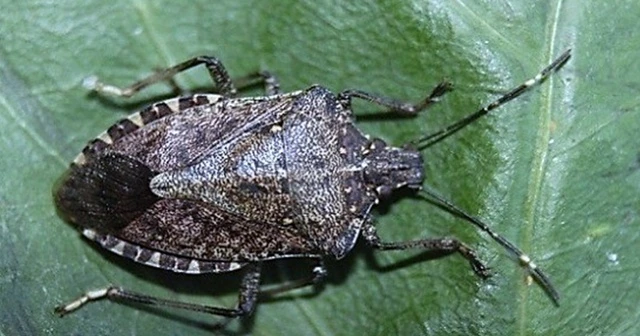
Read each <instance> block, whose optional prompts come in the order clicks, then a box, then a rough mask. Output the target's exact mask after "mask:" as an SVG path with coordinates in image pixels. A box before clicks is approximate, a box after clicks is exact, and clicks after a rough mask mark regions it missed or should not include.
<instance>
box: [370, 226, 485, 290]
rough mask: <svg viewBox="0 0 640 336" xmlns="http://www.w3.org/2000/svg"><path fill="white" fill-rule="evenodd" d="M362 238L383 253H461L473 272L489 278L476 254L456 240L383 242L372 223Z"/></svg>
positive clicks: (440, 255) (441, 254)
mask: <svg viewBox="0 0 640 336" xmlns="http://www.w3.org/2000/svg"><path fill="white" fill-rule="evenodd" d="M362 237H363V238H364V239H365V240H366V241H367V243H369V245H371V246H372V247H373V248H375V249H378V250H382V251H392V250H409V249H420V250H422V252H428V253H434V254H435V255H437V257H444V256H448V255H450V254H453V253H460V255H462V256H463V257H464V258H465V259H467V260H468V261H469V264H470V265H471V268H472V269H473V272H475V273H476V274H477V275H478V276H479V277H481V278H483V279H486V278H488V277H489V275H490V274H489V268H488V267H487V266H486V265H485V264H484V263H483V262H482V261H481V260H480V259H479V258H478V256H477V254H476V252H475V251H474V250H472V249H471V248H470V247H468V246H467V245H465V244H464V243H462V242H461V241H459V240H457V239H455V238H428V239H419V240H409V241H401V242H383V241H382V240H381V239H380V237H379V236H378V234H377V232H376V229H375V227H374V226H373V224H371V223H365V225H364V226H363V228H362Z"/></svg>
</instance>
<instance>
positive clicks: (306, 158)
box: [54, 52, 569, 317]
mask: <svg viewBox="0 0 640 336" xmlns="http://www.w3.org/2000/svg"><path fill="white" fill-rule="evenodd" d="M568 58H569V53H568V52H566V53H564V54H563V55H562V56H561V57H560V58H559V59H557V60H556V61H554V62H553V63H552V64H551V65H550V66H549V67H547V68H545V69H544V70H543V71H542V72H541V73H540V74H539V75H538V76H536V77H535V78H533V79H531V80H529V81H527V82H525V83H524V84H523V85H521V86H519V87H518V88H516V89H514V90H512V91H511V92H509V93H507V95H505V96H503V97H501V98H500V99H498V100H497V101H496V102H494V103H492V104H489V105H487V107H485V108H483V109H481V110H479V111H478V112H476V113H473V114H471V115H470V116H469V117H467V118H465V119H463V120H462V121H460V122H458V123H455V124H453V125H451V126H450V127H447V128H445V129H443V130H441V131H439V132H436V133H434V134H432V135H430V136H427V137H423V138H420V139H418V140H417V141H415V142H414V143H413V144H412V145H407V146H404V147H393V146H388V145H387V144H386V143H384V142H383V141H382V140H379V139H370V138H369V137H368V136H366V135H365V134H363V133H362V132H361V131H360V130H358V128H357V127H356V126H355V124H354V115H353V112H352V110H351V100H352V99H353V98H360V99H365V100H368V101H371V102H373V103H377V104H380V105H382V106H385V107H388V108H390V109H391V110H393V111H396V112H398V113H404V114H410V115H415V114H417V112H418V111H420V110H422V109H424V108H426V107H427V106H429V105H430V104H432V103H434V102H435V101H437V100H438V98H439V97H440V96H442V95H443V94H444V93H445V92H447V91H448V90H449V89H450V86H449V84H447V83H442V84H440V85H438V86H437V87H436V88H435V89H434V90H433V91H432V92H431V94H430V95H429V96H428V97H427V98H426V99H424V100H423V101H422V102H420V103H418V104H415V105H413V104H407V103H403V102H398V101H395V100H391V99H388V98H382V97H378V96H375V95H371V94H368V93H365V92H362V91H356V90H348V91H344V92H342V93H339V94H334V93H332V92H330V91H329V90H327V89H325V88H323V87H321V86H312V87H310V88H308V89H306V90H301V91H295V92H290V93H280V92H278V91H279V90H278V84H277V82H276V81H275V79H274V77H273V76H271V75H270V74H268V73H266V72H262V73H257V74H254V75H251V76H247V77H244V78H241V79H239V80H236V81H232V80H231V79H230V78H229V76H228V75H227V72H226V70H225V69H224V67H223V66H222V65H221V63H220V62H219V61H218V60H217V59H215V58H212V57H198V58H194V59H192V60H189V61H187V62H184V63H181V64H178V65H176V66H174V67H171V68H168V69H166V70H163V71H161V72H158V73H156V74H154V75H152V76H150V77H148V78H146V79H144V80H142V81H140V82H137V83H134V84H133V85H132V86H130V87H128V88H126V89H119V88H117V87H113V86H108V85H104V84H101V83H99V82H96V83H95V89H96V90H98V91H101V92H104V93H114V94H117V95H122V96H131V95H133V94H135V93H136V92H138V91H139V90H141V89H143V88H144V87H146V86H148V85H151V84H153V83H156V82H159V81H163V80H167V79H170V78H171V77H172V76H174V75H175V74H177V73H179V72H181V71H183V70H186V69H188V68H191V67H193V66H195V65H198V64H205V65H206V66H207V68H208V70H209V72H210V74H211V76H212V78H213V79H214V81H215V83H216V85H217V88H218V91H219V94H195V95H190V96H186V97H181V98H175V99H170V100H166V101H161V102H158V103H155V104H152V105H151V106H149V107H147V108H145V109H143V110H142V111H140V112H137V113H135V114H133V115H131V116H129V117H128V118H126V119H123V120H121V121H119V122H117V123H116V124H114V125H113V126H111V127H110V128H109V129H108V130H107V131H105V132H103V133H102V134H100V135H99V136H98V137H97V138H95V139H94V140H92V141H90V142H89V144H88V145H87V146H86V147H85V148H84V150H83V151H82V153H81V154H79V155H78V156H77V157H76V159H75V160H74V161H73V163H72V164H71V167H70V169H69V170H68V172H67V173H66V174H65V175H64V176H63V177H62V179H61V181H60V183H59V186H58V187H57V188H56V190H55V195H54V198H55V202H56V205H57V207H58V209H59V210H60V212H61V213H62V214H63V215H64V216H65V217H67V218H68V220H69V221H70V222H72V223H73V224H74V225H75V226H77V227H78V228H79V229H80V231H81V232H82V233H83V234H84V236H85V237H87V238H89V239H90V240H93V241H95V242H97V243H98V244H99V245H101V246H102V247H104V248H105V249H107V250H109V251H111V252H114V253H116V254H119V255H122V256H124V257H127V258H130V259H132V260H134V261H136V262H139V263H142V264H146V265H149V266H153V267H158V268H162V269H166V270H170V271H174V272H181V273H192V274H200V273H217V272H227V271H232V270H236V269H239V268H244V269H245V275H244V277H243V280H242V284H241V289H240V294H241V295H240V301H239V303H238V305H237V306H236V307H235V308H219V307H209V306H201V305H193V304H188V303H182V302H173V301H167V300H162V299H157V298H153V297H149V296H146V295H144V294H138V293H134V292H131V291H128V290H126V289H123V288H120V287H115V286H111V287H108V288H105V289H101V290H96V291H90V292H87V293H86V294H85V295H83V296H82V297H80V298H78V299H77V300H75V301H73V302H71V303H69V304H67V305H64V306H60V307H58V308H57V309H56V311H57V312H58V313H60V314H65V313H68V312H71V311H73V310H75V309H77V308H79V307H80V306H82V305H83V304H85V303H86V302H88V301H91V300H97V299H101V298H109V299H120V300H129V301H135V302H139V303H150V304H164V305H167V306H173V307H178V308H186V309H193V310H197V311H203V312H208V313H212V314H216V315H222V316H228V317H235V316H239V315H244V314H248V313H251V312H252V311H253V308H254V307H255V303H256V300H257V294H258V293H259V291H260V288H259V279H260V267H261V264H262V262H263V261H266V260H271V259H279V258H291V257H300V258H312V259H315V260H316V261H317V267H315V268H314V272H313V274H312V275H311V276H310V277H309V278H308V279H301V280H300V281H299V282H296V283H294V284H292V285H291V284H290V285H285V286H284V287H283V288H282V289H281V290H278V289H276V290H273V291H271V292H272V293H275V292H280V291H282V290H288V289H291V288H296V287H301V286H305V285H310V284H313V283H316V282H318V281H319V280H320V279H321V278H322V277H323V276H324V275H325V273H326V271H325V269H324V266H323V264H322V260H323V258H327V257H330V258H335V259H340V258H342V257H344V256H345V255H346V254H347V253H348V252H349V251H350V250H351V249H352V247H353V246H354V244H355V242H356V240H357V239H358V237H363V238H364V239H365V240H366V241H367V242H368V243H369V244H370V245H371V246H373V247H374V248H377V249H381V250H403V249H409V248H419V249H422V250H427V251H433V252H440V253H441V254H443V255H446V254H451V253H456V252H457V253H460V254H461V255H462V256H463V257H465V258H466V259H468V260H469V262H470V263H471V265H472V268H473V270H474V271H475V272H476V273H477V274H479V275H481V276H483V277H484V276H486V275H487V268H486V267H485V265H484V264H483V263H482V262H481V261H480V260H479V259H478V258H477V256H476V254H475V252H474V251H473V250H472V249H470V248H469V247H467V246H466V245H464V244H463V243H461V242H460V241H458V240H456V239H453V238H432V239H421V240H415V241H407V242H394V243H389V242H384V241H383V240H382V239H380V238H379V237H378V235H377V234H376V231H375V227H374V226H373V220H372V218H371V215H370V212H371V208H372V207H373V206H374V205H375V204H376V203H377V202H378V200H379V199H380V198H384V197H386V196H387V195H389V194H390V193H391V192H392V191H393V190H395V189H398V188H402V187H408V188H412V189H415V190H420V189H421V188H422V184H423V180H424V175H423V162H422V156H421V154H420V152H419V151H418V149H419V148H422V147H424V146H426V145H427V144H429V143H432V142H435V141H439V140H441V139H443V138H444V137H446V136H448V135H450V134H452V133H453V132H456V131H457V130H459V129H460V128H462V127H464V126H465V125H467V124H469V123H471V122H472V121H473V120H475V119H477V118H478V117H480V116H482V115H484V114H486V113H488V112H489V111H490V110H493V109H495V108H496V107H498V106H499V105H501V104H503V103H504V102H506V101H508V100H511V99H513V98H515V97H516V96H518V95H520V94H521V93H522V92H523V91H525V90H526V89H527V88H529V87H531V86H532V85H534V84H536V83H538V82H540V81H542V80H544V79H545V78H546V77H547V76H548V75H549V74H550V73H551V72H553V71H554V70H556V69H558V68H559V67H560V66H562V65H563V64H564V63H565V62H566V60H567V59H568ZM256 83H262V84H264V86H265V89H266V92H267V94H266V95H265V96H260V97H245V98H242V97H236V91H237V90H236V86H246V85H253V84H256ZM427 195H430V196H434V194H430V193H429V194H427ZM440 201H441V202H440V203H442V204H444V205H445V206H446V207H448V208H449V209H450V210H451V211H452V212H453V213H454V214H457V215H458V216H461V217H463V218H465V219H467V220H469V221H470V222H472V223H473V224H475V225H476V226H478V227H479V228H480V229H482V230H483V231H485V232H488V233H489V234H490V235H491V237H492V238H494V239H496V240H497V241H498V242H499V243H500V244H502V245H503V246H505V247H506V248H507V249H509V250H510V251H511V252H513V253H515V254H516V255H517V257H518V258H519V259H520V261H521V262H522V263H523V264H524V266H525V267H526V268H527V269H528V270H529V271H530V272H531V274H532V275H533V276H534V278H535V279H536V280H537V281H538V282H540V283H541V284H542V285H543V286H544V288H545V290H547V292H548V293H550V294H551V296H552V298H553V299H554V300H557V297H558V296H557V293H556V292H555V290H554V289H553V287H551V285H550V283H549V281H548V280H547V278H546V277H545V276H544V274H543V273H542V272H541V271H540V270H539V269H538V268H537V267H536V266H535V265H534V264H533V262H531V260H529V258H528V257H527V256H526V255H525V254H524V253H522V252H521V251H520V250H518V249H517V248H516V247H515V246H513V245H512V244H511V243H509V242H507V241H506V240H505V239H503V238H502V237H500V236H498V235H497V234H495V233H493V232H492V231H491V230H490V229H489V228H488V227H487V226H486V225H485V224H484V223H482V222H480V221H479V220H477V219H476V218H474V217H471V216H469V215H467V214H466V213H464V212H463V211H462V210H460V209H458V208H457V207H455V206H454V205H452V204H450V203H447V202H446V201H444V200H440Z"/></svg>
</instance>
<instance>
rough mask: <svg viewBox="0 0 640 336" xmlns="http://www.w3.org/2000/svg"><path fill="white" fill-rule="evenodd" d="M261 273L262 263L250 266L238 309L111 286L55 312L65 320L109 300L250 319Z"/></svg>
mask: <svg viewBox="0 0 640 336" xmlns="http://www.w3.org/2000/svg"><path fill="white" fill-rule="evenodd" d="M260 272H261V264H260V263H254V264H249V265H248V266H247V268H246V271H245V274H244V276H243V278H242V283H241V284H240V292H239V299H238V304H237V306H236V308H221V307H212V306H207V305H201V304H193V303H187V302H181V301H174V300H166V299H160V298H157V297H154V296H149V295H146V294H141V293H137V292H132V291H129V290H126V289H123V288H120V287H116V286H109V287H107V288H102V289H98V290H93V291H89V292H87V293H85V294H84V295H82V296H81V297H79V298H78V299H76V300H74V301H73V302H70V303H68V304H66V305H61V306H58V307H56V308H55V313H56V314H58V315H59V316H64V315H66V314H68V313H71V312H73V311H75V310H77V309H79V308H80V307H82V306H84V305H85V304H87V303H89V302H92V301H97V300H102V299H108V300H111V301H121V302H128V303H137V304H145V305H151V306H164V307H170V308H177V309H185V310H192V311H197V312H201V313H207V314H213V315H219V316H224V317H239V316H244V315H249V314H251V313H252V312H253V310H254V309H255V306H256V302H257V298H258V293H259V291H260Z"/></svg>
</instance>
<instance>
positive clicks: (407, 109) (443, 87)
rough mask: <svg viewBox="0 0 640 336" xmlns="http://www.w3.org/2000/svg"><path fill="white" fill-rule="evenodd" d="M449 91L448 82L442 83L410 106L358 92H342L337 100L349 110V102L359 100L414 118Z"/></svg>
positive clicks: (450, 88)
mask: <svg viewBox="0 0 640 336" xmlns="http://www.w3.org/2000/svg"><path fill="white" fill-rule="evenodd" d="M451 90H453V85H452V84H451V83H449V82H446V81H443V82H441V83H439V84H438V85H437V86H436V87H435V88H433V90H432V91H431V93H430V94H429V95H428V96H427V97H426V98H425V99H423V100H422V101H421V102H419V103H418V104H412V103H407V102H402V101H398V100H395V99H391V98H387V97H381V96H377V95H374V94H371V93H367V92H364V91H360V90H346V91H342V92H341V93H340V94H339V95H338V100H339V101H340V102H341V104H342V105H343V106H345V107H347V108H351V101H352V100H353V98H359V99H363V100H366V101H369V102H372V103H374V104H378V105H381V106H384V107H387V108H389V109H390V110H391V112H394V113H398V114H400V115H406V116H415V115H417V114H418V112H420V111H422V110H424V109H426V108H428V107H430V106H431V105H433V104H434V103H437V102H438V101H439V100H440V97H441V96H443V95H444V94H445V93H447V92H449V91H451Z"/></svg>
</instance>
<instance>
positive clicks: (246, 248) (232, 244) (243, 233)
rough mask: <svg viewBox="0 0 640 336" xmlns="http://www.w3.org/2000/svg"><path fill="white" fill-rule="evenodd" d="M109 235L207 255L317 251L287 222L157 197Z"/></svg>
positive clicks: (254, 256)
mask: <svg viewBox="0 0 640 336" xmlns="http://www.w3.org/2000/svg"><path fill="white" fill-rule="evenodd" d="M111 235H113V236H115V237H118V238H121V239H123V240H126V241H129V242H135V243H136V244H138V245H141V246H145V247H148V248H151V249H155V250H159V251H163V252H166V253H171V254H175V255H178V256H183V257H189V258H195V259H201V260H207V261H256V260H263V259H270V258H277V257H281V256H290V255H312V254H317V251H314V249H313V247H312V246H311V245H310V244H309V242H308V241H306V240H305V239H304V238H303V237H302V236H301V235H300V233H299V232H298V231H297V229H295V227H293V226H282V225H265V224H263V223H253V222H247V221H245V220H243V219H241V218H239V217H236V216H233V215H231V214H229V213H226V212H224V211H220V210H219V209H217V208H216V207H214V206H211V205H209V204H205V203H198V202H193V201H188V200H175V199H173V200H172V199H163V200H159V201H158V202H156V203H155V204H153V205H152V206H150V207H149V208H148V209H147V210H146V211H145V212H144V213H143V214H142V215H140V216H139V217H138V218H136V219H135V220H133V221H132V222H131V223H130V224H129V225H127V226H126V227H124V228H122V229H120V230H118V231H116V232H112V233H111Z"/></svg>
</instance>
